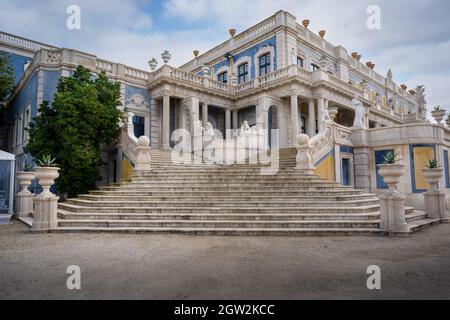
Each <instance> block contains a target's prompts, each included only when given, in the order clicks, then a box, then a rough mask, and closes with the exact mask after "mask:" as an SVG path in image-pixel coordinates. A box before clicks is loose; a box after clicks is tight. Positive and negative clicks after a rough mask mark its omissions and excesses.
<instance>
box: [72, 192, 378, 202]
mask: <svg viewBox="0 0 450 320" xmlns="http://www.w3.org/2000/svg"><path fill="white" fill-rule="evenodd" d="M193 198H195V200H197V201H216V202H217V201H230V200H231V201H236V200H237V201H238V202H240V201H259V202H261V201H263V200H267V201H293V200H310V201H327V202H329V201H335V202H337V201H352V200H373V196H372V195H370V194H356V195H340V196H316V195H315V196H299V195H291V196H285V195H283V194H279V195H273V194H270V193H269V194H268V195H264V196H259V195H241V194H240V193H236V195H228V194H223V193H220V196H217V195H205V194H203V193H192V194H188V195H177V194H175V195H167V194H164V195H159V196H157V195H156V196H155V195H153V196H152V195H151V196H142V195H128V196H117V195H116V196H115V195H92V194H87V195H79V196H78V198H77V199H81V200H91V201H160V202H162V201H180V200H181V201H185V200H191V199H193Z"/></svg>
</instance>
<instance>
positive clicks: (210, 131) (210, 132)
mask: <svg viewBox="0 0 450 320" xmlns="http://www.w3.org/2000/svg"><path fill="white" fill-rule="evenodd" d="M204 136H205V139H207V140H208V141H209V140H214V139H215V137H216V135H215V133H214V128H213V126H212V124H211V122H208V123H207V124H206V128H204Z"/></svg>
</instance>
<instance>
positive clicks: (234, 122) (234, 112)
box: [233, 110, 239, 129]
mask: <svg viewBox="0 0 450 320" xmlns="http://www.w3.org/2000/svg"><path fill="white" fill-rule="evenodd" d="M238 127H239V124H238V110H233V129H239V128H238Z"/></svg>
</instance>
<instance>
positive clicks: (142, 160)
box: [134, 136, 152, 174]
mask: <svg viewBox="0 0 450 320" xmlns="http://www.w3.org/2000/svg"><path fill="white" fill-rule="evenodd" d="M150 150H151V148H150V139H149V138H148V137H146V136H142V137H139V139H138V146H137V147H136V167H135V168H134V171H135V172H136V174H141V173H142V172H144V171H150V170H152V167H151V159H150Z"/></svg>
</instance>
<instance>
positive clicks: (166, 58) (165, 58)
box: [161, 50, 172, 64]
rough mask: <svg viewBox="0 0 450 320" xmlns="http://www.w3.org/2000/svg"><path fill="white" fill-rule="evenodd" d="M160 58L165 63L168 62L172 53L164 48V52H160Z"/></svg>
mask: <svg viewBox="0 0 450 320" xmlns="http://www.w3.org/2000/svg"><path fill="white" fill-rule="evenodd" d="M161 58H162V59H163V61H164V63H165V64H168V63H169V61H170V58H172V54H171V53H170V52H169V51H168V50H164V52H163V53H161Z"/></svg>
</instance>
